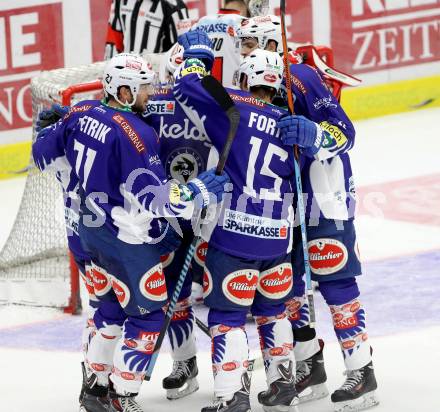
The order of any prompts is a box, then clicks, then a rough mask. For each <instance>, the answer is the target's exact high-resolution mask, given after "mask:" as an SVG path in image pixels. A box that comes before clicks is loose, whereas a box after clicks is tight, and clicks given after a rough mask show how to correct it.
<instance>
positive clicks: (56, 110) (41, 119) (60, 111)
mask: <svg viewBox="0 0 440 412" xmlns="http://www.w3.org/2000/svg"><path fill="white" fill-rule="evenodd" d="M68 112H69V107H68V106H60V105H59V104H53V105H52V107H51V108H50V109H48V110H43V111H42V112H40V114H39V115H38V120H37V125H36V127H35V131H36V132H37V133H40V131H41V130H42V129H44V128H45V127H47V126H50V125H52V124H54V123H56V122H57V121H58V120H60V119H61V118H63V117H64V116H65V115H66V114H67V113H68Z"/></svg>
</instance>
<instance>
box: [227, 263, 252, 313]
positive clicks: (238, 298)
mask: <svg viewBox="0 0 440 412" xmlns="http://www.w3.org/2000/svg"><path fill="white" fill-rule="evenodd" d="M258 274H259V272H258V270H254V269H242V270H237V271H235V272H232V273H230V274H229V275H228V276H226V277H225V279H224V280H223V283H222V289H223V293H224V294H225V296H226V297H227V298H228V299H229V300H230V301H231V302H234V303H236V304H237V305H240V306H250V305H251V304H252V302H253V301H254V297H255V291H256V290H257V285H258Z"/></svg>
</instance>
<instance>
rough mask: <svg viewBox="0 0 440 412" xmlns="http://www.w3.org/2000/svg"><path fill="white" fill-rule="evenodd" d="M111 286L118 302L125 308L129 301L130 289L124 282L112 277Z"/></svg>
mask: <svg viewBox="0 0 440 412" xmlns="http://www.w3.org/2000/svg"><path fill="white" fill-rule="evenodd" d="M112 287H113V290H114V292H115V295H116V297H117V299H118V302H119V303H120V304H121V306H122V307H123V308H125V307H126V306H127V305H128V302H129V301H130V289H129V288H128V286H127V285H126V284H125V283H124V282H122V281H120V280H119V279H116V278H114V277H113V278H112Z"/></svg>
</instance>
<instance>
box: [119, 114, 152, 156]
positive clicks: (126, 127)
mask: <svg viewBox="0 0 440 412" xmlns="http://www.w3.org/2000/svg"><path fill="white" fill-rule="evenodd" d="M112 119H113V120H114V121H115V122H116V123H117V124H118V125H119V126H120V127H121V129H122V131H123V132H124V134H125V135H126V136H127V137H128V140H130V142H131V144H132V145H133V147H134V148H135V149H136V151H137V152H138V153H143V152H144V151H145V145H144V143H143V142H142V139H141V138H140V137H139V135H138V134H137V132H136V130H134V128H133V127H132V126H131V124H130V123H128V121H127V119H126V118H125V117H124V116H122V115H121V114H120V113H116V114H114V115H113V117H112Z"/></svg>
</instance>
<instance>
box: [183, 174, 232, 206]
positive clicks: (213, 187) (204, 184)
mask: <svg viewBox="0 0 440 412" xmlns="http://www.w3.org/2000/svg"><path fill="white" fill-rule="evenodd" d="M229 182H230V180H229V176H228V175H227V173H226V172H223V174H221V175H216V174H215V169H210V170H207V171H206V172H203V173H200V174H199V175H198V177H197V178H196V179H192V180H191V181H190V182H189V183H188V184H187V186H188V188H189V190H191V192H192V198H193V199H194V201H195V203H196V206H197V207H199V208H203V207H207V206H208V205H209V204H211V203H219V202H220V201H221V200H222V198H223V193H224V192H225V184H226V183H229Z"/></svg>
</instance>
